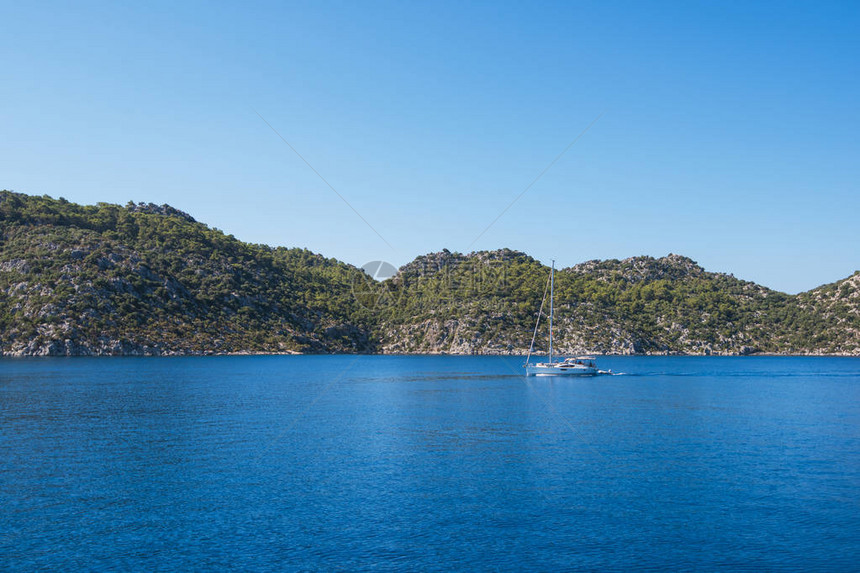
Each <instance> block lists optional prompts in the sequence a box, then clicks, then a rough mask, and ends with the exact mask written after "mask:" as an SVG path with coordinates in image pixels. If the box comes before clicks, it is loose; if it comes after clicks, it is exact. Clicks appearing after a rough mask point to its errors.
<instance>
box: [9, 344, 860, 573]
mask: <svg viewBox="0 0 860 573" xmlns="http://www.w3.org/2000/svg"><path fill="white" fill-rule="evenodd" d="M522 363H523V359H522V358H519V357H481V356H221V357H169V358H32V359H2V360H0V570H4V571H147V572H149V571H223V570H234V571H666V570H672V571H675V570H683V571H860V358H847V357H846V358H832V357H601V358H599V359H598V365H599V367H600V368H603V369H611V370H612V374H611V375H604V376H596V377H585V378H556V377H537V378H535V377H528V378H527V377H525V376H524V375H523V374H524V369H523V367H522Z"/></svg>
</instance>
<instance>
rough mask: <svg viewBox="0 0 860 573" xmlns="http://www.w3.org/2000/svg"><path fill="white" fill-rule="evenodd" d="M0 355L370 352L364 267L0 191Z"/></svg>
mask: <svg viewBox="0 0 860 573" xmlns="http://www.w3.org/2000/svg"><path fill="white" fill-rule="evenodd" d="M0 230H1V231H2V233H0V241H1V242H0V350H2V351H4V352H7V353H8V352H18V353H21V352H23V353H27V354H30V353H59V354H66V353H71V354H80V353H85V354H86V353H96V354H128V353H135V354H158V353H164V352H177V353H189V352H244V351H248V352H299V351H300V352H356V351H359V352H366V351H372V350H373V345H372V341H371V338H370V318H371V316H370V314H369V313H368V312H367V311H366V310H365V309H362V308H361V307H360V306H359V305H358V304H357V303H356V301H355V299H354V298H353V296H352V284H353V282H354V281H355V280H360V279H359V277H363V276H364V275H363V272H362V271H361V270H359V269H356V268H354V267H351V266H349V265H346V264H343V263H340V262H338V261H335V260H333V259H326V258H324V257H321V256H319V255H315V254H313V253H311V252H308V251H306V250H301V249H283V248H277V249H273V248H270V247H267V246H264V245H249V244H246V243H242V242H240V241H238V240H236V239H235V238H234V237H232V236H228V235H225V234H224V233H222V232H221V231H218V230H216V229H210V228H209V227H207V226H205V225H203V224H201V223H197V222H195V221H194V220H193V219H192V218H191V217H189V216H188V215H186V214H184V213H181V212H180V211H177V210H175V209H172V208H170V207H167V206H162V207H159V206H156V205H151V204H150V205H143V204H139V205H134V204H129V205H127V206H126V207H119V206H117V205H108V204H104V203H101V204H98V205H96V206H80V205H75V204H73V203H69V202H68V201H65V200H64V199H59V200H54V199H51V198H50V197H28V196H25V195H20V194H15V193H10V192H8V191H4V192H0Z"/></svg>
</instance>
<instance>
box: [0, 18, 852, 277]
mask: <svg viewBox="0 0 860 573" xmlns="http://www.w3.org/2000/svg"><path fill="white" fill-rule="evenodd" d="M123 4H125V3H102V2H76V3H66V2H62V3H60V2H58V3H43V2H32V3H31V2H8V1H7V2H0V31H2V33H0V74H2V89H0V188H5V189H11V190H14V191H18V192H22V193H28V194H34V195H43V194H46V195H50V196H53V197H65V198H66V199H68V200H70V201H75V202H78V203H85V204H94V203H97V202H101V201H104V202H109V203H120V204H125V203H127V202H128V201H135V202H139V201H143V202H153V203H158V204H161V203H168V204H170V205H173V206H174V207H177V208H179V209H182V210H184V211H187V212H188V213H190V214H191V215H192V216H194V217H195V218H196V219H197V220H199V221H202V222H204V223H207V224H208V225H210V226H212V227H216V228H218V229H221V230H223V231H224V232H226V233H230V234H233V235H235V236H236V237H237V238H239V239H241V240H244V241H248V242H254V243H265V244H269V245H273V246H275V245H282V246H287V247H303V248H308V249H311V250H312V251H315V252H318V253H322V254H323V255H325V256H328V257H335V258H337V259H340V260H342V261H346V262H348V263H351V264H354V265H357V266H361V265H363V264H364V263H366V262H368V261H375V260H383V261H388V262H391V263H392V264H394V265H395V266H400V265H403V264H405V263H407V262H409V261H411V260H412V259H413V258H415V257H416V256H418V255H421V254H425V253H428V252H435V251H439V250H442V249H443V248H447V249H449V250H451V251H459V252H470V251H473V250H487V249H497V248H502V247H507V248H511V249H516V250H520V251H524V252H526V253H528V254H529V255H531V256H533V257H535V258H537V259H539V260H541V261H542V262H545V263H547V264H548V263H549V262H550V260H551V259H555V260H556V266H557V267H566V266H570V265H574V264H576V263H579V262H582V261H586V260H591V259H607V258H619V259H621V258H627V257H632V256H638V255H650V256H654V257H660V256H664V255H667V254H669V253H677V254H682V255H685V256H688V257H691V258H692V259H694V260H696V261H697V262H698V263H699V264H700V265H702V266H703V267H704V268H705V269H706V270H709V271H715V272H726V273H732V274H734V275H735V276H736V277H738V278H741V279H745V280H750V281H755V282H757V283H759V284H762V285H765V286H767V287H770V288H773V289H777V290H781V291H784V292H788V293H796V292H800V291H805V290H808V289H811V288H814V287H816V286H818V285H821V284H825V283H830V282H833V281H836V280H839V279H841V278H844V277H846V276H848V275H850V274H852V273H853V272H854V271H855V270H858V269H860V245H858V232H857V229H858V219H860V106H858V103H860V34H858V33H857V30H858V29H860V2H853V1H852V2H820V1H815V2H812V1H810V2H734V1H732V2H696V1H678V2H614V1H595V2H558V3H555V2H538V3H533V2H524V1H523V2H461V1H452V2H444V1H434V2H375V1H367V2H364V1H363V2H347V1H343V2H328V1H313V2H310V1H309V2H271V3H268V2H259V3H253V4H248V3H235V2H233V3H227V2H193V1H189V2H146V3H128V5H123ZM571 144H572V145H571ZM512 203H513V204H512ZM506 208H507V210H505V209H506ZM500 214H501V216H499V215H500ZM493 221H495V222H493Z"/></svg>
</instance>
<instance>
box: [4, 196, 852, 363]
mask: <svg viewBox="0 0 860 573" xmlns="http://www.w3.org/2000/svg"><path fill="white" fill-rule="evenodd" d="M548 275H549V268H548V267H546V266H544V265H542V264H541V263H540V262H538V261H536V260H535V259H533V258H532V257H530V256H528V255H526V254H524V253H521V252H517V251H512V250H508V249H501V250H497V251H484V252H476V253H469V254H465V255H464V254H461V253H453V252H450V251H447V250H443V251H441V252H438V253H431V254H427V255H423V256H420V257H418V258H416V259H415V260H414V261H412V262H411V263H409V264H407V265H404V266H403V267H402V268H401V269H400V270H399V271H398V273H397V274H396V275H395V276H394V277H393V278H391V279H389V280H386V281H384V282H381V283H377V282H375V281H374V280H372V279H371V278H370V277H368V276H367V275H366V274H365V273H364V272H363V271H362V270H360V269H357V268H355V267H353V266H351V265H348V264H345V263H342V262H339V261H336V260H334V259H327V258H325V257H323V256H321V255H318V254H314V253H311V252H310V251H307V250H303V249H287V248H283V247H277V248H272V247H268V246H265V245H254V244H248V243H243V242H241V241H239V240H237V239H236V238H234V237H232V236H230V235H226V234H224V233H223V232H221V231H219V230H217V229H212V228H210V227H208V226H206V225H204V224H202V223H199V222H197V221H195V220H194V218H193V217H191V216H190V215H188V214H186V213H183V212H181V211H178V210H176V209H174V208H172V207H170V206H167V205H161V206H159V205H153V204H148V203H137V204H135V203H129V204H128V205H126V206H124V207H123V206H119V205H110V204H106V203H100V204H97V205H94V206H81V205H76V204H73V203H70V202H68V201H65V200H64V199H52V198H50V197H33V196H27V195H22V194H18V193H12V192H9V191H2V192H0V353H2V354H3V355H159V354H208V353H236V352H287V353H293V352H417V353H441V352H446V353H494V354H509V353H511V354H521V353H525V352H527V351H528V349H529V345H530V342H531V339H532V334H533V329H534V323H535V318H536V316H537V309H538V306H539V305H540V302H541V300H542V298H543V295H544V291H545V288H546V284H547V277H548ZM555 293H556V298H555V302H556V304H555V309H556V317H555V318H556V322H555V329H554V332H555V339H556V345H557V348H558V350H559V351H560V352H563V353H580V352H586V351H587V352H601V353H612V354H638V353H690V354H752V353H762V352H766V353H794V354H810V353H814V354H851V355H860V273H855V275H853V276H852V277H848V278H846V279H844V280H842V281H839V282H837V283H834V284H831V285H824V286H822V287H819V288H817V289H814V290H812V291H809V292H806V293H802V294H799V295H796V296H790V295H787V294H784V293H780V292H777V291H773V290H770V289H768V288H765V287H762V286H760V285H757V284H755V283H751V282H748V281H743V280H740V279H737V278H735V277H733V276H731V275H726V274H722V273H712V272H708V271H705V270H704V269H703V268H701V267H700V266H699V265H698V264H697V263H696V262H695V261H693V260H691V259H689V258H686V257H683V256H680V255H674V254H673V255H668V256H666V257H662V258H652V257H644V256H643V257H633V258H629V259H625V260H607V261H588V262H584V263H581V264H578V265H575V266H573V267H570V268H567V269H560V270H558V271H557V272H556V276H555ZM545 340H546V325H545V322H544V324H543V325H542V327H541V331H540V332H539V333H538V336H537V339H536V350H538V351H543V350H545V348H544V346H545Z"/></svg>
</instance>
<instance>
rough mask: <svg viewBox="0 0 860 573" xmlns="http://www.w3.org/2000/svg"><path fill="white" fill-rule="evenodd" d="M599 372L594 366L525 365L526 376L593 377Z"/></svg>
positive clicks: (560, 363)
mask: <svg viewBox="0 0 860 573" xmlns="http://www.w3.org/2000/svg"><path fill="white" fill-rule="evenodd" d="M599 373H600V371H599V370H598V369H597V368H596V367H594V366H586V365H583V364H575V365H569V364H564V363H563V362H557V363H554V364H549V363H545V362H544V363H538V364H528V365H526V376H595V375H597V374H599Z"/></svg>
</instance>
